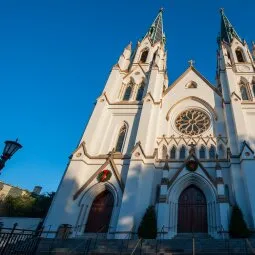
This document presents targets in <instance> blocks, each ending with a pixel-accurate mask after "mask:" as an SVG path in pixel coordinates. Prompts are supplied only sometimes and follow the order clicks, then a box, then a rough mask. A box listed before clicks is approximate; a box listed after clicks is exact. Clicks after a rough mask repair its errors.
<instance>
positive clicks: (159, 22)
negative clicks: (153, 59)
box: [144, 8, 242, 44]
mask: <svg viewBox="0 0 255 255" xmlns="http://www.w3.org/2000/svg"><path fill="white" fill-rule="evenodd" d="M220 13H221V32H220V39H221V40H222V41H225V42H227V43H231V42H232V40H233V38H236V39H237V40H239V41H240V42H242V39H241V38H240V37H239V35H238V34H237V32H236V30H235V29H234V27H233V26H232V24H231V23H230V21H229V20H228V18H227V17H226V15H225V13H224V10H223V8H222V9H220ZM145 37H149V38H150V40H151V42H152V44H155V43H157V42H162V43H163V44H165V42H166V36H165V33H164V31H163V8H161V9H160V10H159V13H158V15H157V17H156V18H155V20H154V21H153V23H152V25H151V26H150V28H149V30H148V32H147V33H146V35H145V36H144V38H145Z"/></svg>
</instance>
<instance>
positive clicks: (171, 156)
mask: <svg viewBox="0 0 255 255" xmlns="http://www.w3.org/2000/svg"><path fill="white" fill-rule="evenodd" d="M175 157H176V148H175V146H173V147H172V149H171V151H170V158H171V159H175Z"/></svg>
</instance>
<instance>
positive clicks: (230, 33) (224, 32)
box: [220, 8, 242, 43]
mask: <svg viewBox="0 0 255 255" xmlns="http://www.w3.org/2000/svg"><path fill="white" fill-rule="evenodd" d="M220 13H221V33H220V39H221V40H224V41H225V42H227V43H231V42H232V40H233V38H234V37H235V38H236V39H237V40H239V41H240V42H242V39H241V38H240V37H239V35H238V34H237V32H236V31H235V29H234V27H233V26H232V24H231V23H230V21H229V20H228V18H227V17H226V15H225V13H224V9H223V8H221V9H220Z"/></svg>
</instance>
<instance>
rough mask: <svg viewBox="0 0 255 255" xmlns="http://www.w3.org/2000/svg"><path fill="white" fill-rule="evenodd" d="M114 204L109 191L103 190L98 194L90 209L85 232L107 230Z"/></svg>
mask: <svg viewBox="0 0 255 255" xmlns="http://www.w3.org/2000/svg"><path fill="white" fill-rule="evenodd" d="M113 206H114V198H113V195H112V193H111V192H109V191H108V190H105V191H104V192H102V193H101V194H99V195H98V196H97V197H96V198H95V200H94V202H93V204H92V206H91V209H90V212H89V216H88V220H87V225H86V228H85V232H91V233H97V232H100V233H106V232H107V231H108V228H109V225H110V220H111V216H112V209H113Z"/></svg>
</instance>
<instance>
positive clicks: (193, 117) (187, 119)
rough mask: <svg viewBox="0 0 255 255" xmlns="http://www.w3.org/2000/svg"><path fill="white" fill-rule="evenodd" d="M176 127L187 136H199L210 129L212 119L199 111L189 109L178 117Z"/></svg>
mask: <svg viewBox="0 0 255 255" xmlns="http://www.w3.org/2000/svg"><path fill="white" fill-rule="evenodd" d="M175 126H176V127H177V129H178V130H179V131H180V132H181V133H183V134H185V135H199V134H201V133H203V132H205V131H206V130H207V129H208V128H209V127H210V117H209V116H208V115H207V114H206V113H205V112H203V111H201V110H199V109H189V110H186V111H183V112H182V113H180V114H179V115H178V116H177V118H176V120H175Z"/></svg>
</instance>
